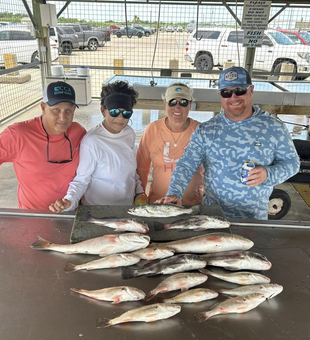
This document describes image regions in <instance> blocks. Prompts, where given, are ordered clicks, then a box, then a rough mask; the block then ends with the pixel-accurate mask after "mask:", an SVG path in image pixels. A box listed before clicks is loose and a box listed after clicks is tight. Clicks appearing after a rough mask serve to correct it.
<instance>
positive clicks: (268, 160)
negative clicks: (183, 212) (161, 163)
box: [167, 106, 300, 219]
mask: <svg viewBox="0 0 310 340" xmlns="http://www.w3.org/2000/svg"><path fill="white" fill-rule="evenodd" d="M253 109H254V112H253V115H252V116H251V117H250V118H248V119H245V120H242V121H240V122H234V121H231V120H230V119H228V118H227V117H226V116H225V114H224V111H223V110H222V111H221V112H220V114H218V115H217V116H215V117H214V118H212V119H211V120H209V121H207V122H205V123H203V124H201V125H199V126H198V127H197V128H196V130H195V132H194V133H193V134H192V137H191V140H190V142H189V144H188V146H187V147H186V149H185V151H184V154H183V156H182V157H181V158H180V159H179V161H178V163H177V165H176V167H175V170H174V171H173V174H172V177H171V180H170V185H169V189H168V192H167V195H176V196H178V197H179V198H181V197H182V196H183V193H184V191H185V189H186V188H187V186H188V184H189V182H190V180H191V178H192V176H193V174H194V173H195V172H196V170H197V169H198V167H199V165H200V164H202V165H203V167H204V169H205V172H204V187H205V191H206V194H205V199H204V204H206V205H207V204H211V205H214V204H215V205H220V206H221V208H222V209H223V211H224V214H225V216H226V217H227V218H250V219H267V218H268V202H269V197H270V195H271V193H272V191H273V187H274V186H275V185H277V184H280V183H283V182H285V181H286V180H287V179H288V178H290V177H291V176H293V175H294V174H296V173H297V172H298V170H299V166H300V161H299V157H298V155H297V152H296V149H295V146H294V144H293V142H292V139H291V136H290V134H289V132H288V130H287V128H286V126H285V124H284V123H283V122H281V121H280V120H278V119H276V118H273V117H272V116H271V115H270V114H269V113H268V112H264V111H263V110H261V109H260V108H259V107H258V106H253ZM244 161H253V162H254V163H255V165H261V166H263V167H265V168H266V170H267V179H266V181H265V182H264V183H262V184H260V185H257V186H255V187H252V188H250V187H248V186H247V185H245V184H242V183H241V181H240V178H241V170H242V165H243V162H244Z"/></svg>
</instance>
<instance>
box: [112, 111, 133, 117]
mask: <svg viewBox="0 0 310 340" xmlns="http://www.w3.org/2000/svg"><path fill="white" fill-rule="evenodd" d="M109 112H110V116H111V117H118V116H119V115H120V113H121V114H122V115H123V117H124V118H125V119H129V118H130V117H131V116H132V114H133V111H130V110H123V111H121V110H120V109H111V110H109Z"/></svg>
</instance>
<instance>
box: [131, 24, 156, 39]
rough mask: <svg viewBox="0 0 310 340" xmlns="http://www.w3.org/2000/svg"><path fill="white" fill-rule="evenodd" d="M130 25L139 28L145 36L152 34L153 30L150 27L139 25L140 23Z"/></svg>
mask: <svg viewBox="0 0 310 340" xmlns="http://www.w3.org/2000/svg"><path fill="white" fill-rule="evenodd" d="M132 27H134V28H136V29H138V30H140V31H143V32H144V35H145V36H146V37H149V36H150V35H152V34H153V33H154V32H153V29H152V28H151V27H148V26H141V25H140V24H133V25H132Z"/></svg>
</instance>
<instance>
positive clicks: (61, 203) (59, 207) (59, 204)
mask: <svg viewBox="0 0 310 340" xmlns="http://www.w3.org/2000/svg"><path fill="white" fill-rule="evenodd" d="M70 207H71V202H70V201H68V200H66V199H65V198H61V199H59V200H57V201H56V202H55V203H51V205H50V206H49V207H48V208H49V210H50V211H52V212H54V213H59V212H63V211H64V210H65V209H68V208H70Z"/></svg>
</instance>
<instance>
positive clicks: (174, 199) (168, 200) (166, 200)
mask: <svg viewBox="0 0 310 340" xmlns="http://www.w3.org/2000/svg"><path fill="white" fill-rule="evenodd" d="M154 203H155V204H177V205H182V202H181V200H180V199H179V197H178V196H175V195H169V196H165V197H162V198H160V199H158V200H157V201H155V202H154Z"/></svg>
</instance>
